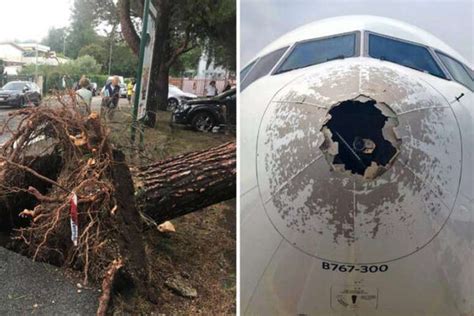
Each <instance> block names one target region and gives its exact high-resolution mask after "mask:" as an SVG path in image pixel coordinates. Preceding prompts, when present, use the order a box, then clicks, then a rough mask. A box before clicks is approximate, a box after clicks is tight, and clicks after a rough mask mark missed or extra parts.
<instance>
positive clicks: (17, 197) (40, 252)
mask: <svg viewBox="0 0 474 316" xmlns="http://www.w3.org/2000/svg"><path fill="white" fill-rule="evenodd" d="M65 100H67V99H65V98H63V97H58V104H59V106H55V107H36V108H25V109H21V110H18V111H16V112H14V113H13V114H12V115H11V118H10V119H15V120H19V125H18V128H17V129H15V130H13V131H10V132H11V133H12V138H11V139H10V140H9V141H8V142H7V143H5V144H4V145H3V147H2V148H1V149H0V222H1V219H2V217H3V218H5V217H8V216H11V217H15V215H20V216H21V217H23V218H26V219H23V221H24V222H23V225H22V227H19V228H18V229H16V230H15V233H14V239H15V242H14V246H15V248H16V249H17V250H19V251H20V252H22V253H24V254H26V255H28V256H30V257H31V258H33V259H34V260H39V261H46V262H50V263H53V264H55V265H58V266H64V267H69V268H73V269H75V270H78V271H81V272H82V275H83V283H84V284H88V283H90V282H93V283H95V284H98V283H102V288H103V294H102V297H101V299H100V301H99V305H100V307H99V310H98V313H101V314H102V313H104V311H105V310H106V307H107V304H108V301H109V299H110V291H111V288H112V283H113V282H114V276H115V275H117V273H119V274H120V275H121V276H122V277H123V278H125V279H127V280H128V281H129V282H131V283H132V284H135V285H136V284H137V283H140V286H139V287H137V288H138V290H139V291H143V292H142V293H141V294H142V295H145V296H147V294H148V293H149V292H148V286H149V284H148V280H147V275H148V273H147V271H146V267H147V264H146V262H144V258H145V246H144V242H143V239H142V235H141V228H142V218H143V217H142V216H141V215H140V211H139V210H138V209H137V206H136V205H135V199H134V195H135V189H134V184H133V181H132V177H131V175H130V171H129V168H128V166H127V165H126V164H125V162H124V156H123V154H121V153H120V152H118V151H115V150H113V148H112V145H111V144H110V143H109V141H108V137H107V136H108V132H109V131H108V129H107V127H106V125H105V124H104V123H103V122H101V119H100V117H99V115H97V114H96V113H94V112H93V113H91V114H89V115H84V114H82V113H81V111H80V110H79V109H78V108H77V107H76V106H75V105H74V104H73V102H72V101H69V102H68V101H65ZM6 126H8V124H7V125H6ZM3 132H5V131H3ZM38 143H41V146H38ZM224 147H225V148H227V152H226V153H227V156H225V154H226V153H224V156H225V157H224V158H225V159H226V161H225V163H223V164H222V166H223V167H222V168H224V170H226V172H227V173H228V171H229V170H233V175H234V180H233V181H232V180H230V181H228V183H225V185H224V187H226V188H227V189H226V190H227V191H226V192H227V193H226V195H225V196H223V199H224V198H230V197H232V196H231V195H232V194H230V195H229V192H232V190H234V194H235V152H234V154H233V156H232V154H230V157H229V155H228V154H229V152H232V151H233V150H235V144H230V145H229V144H226V145H224ZM222 148H223V147H222V146H221V148H220V149H219V150H221V151H222ZM178 158H179V157H178ZM217 160H218V159H217V158H216V157H213V159H210V162H209V163H211V164H212V163H214V164H215V162H216V161H217ZM167 164H170V161H167ZM164 165H166V163H165V164H164ZM171 165H172V167H174V168H175V167H176V165H175V164H171ZM156 166H158V165H156ZM188 167H189V166H188ZM205 167H206V166H202V165H200V168H201V170H202V168H204V169H205ZM146 169H147V168H144V169H141V170H142V171H141V174H140V176H141V177H144V178H146V174H143V170H146ZM151 169H153V171H154V172H155V173H156V172H157V169H156V168H151ZM169 170H170V169H165V170H164V171H165V172H166V171H168V172H169ZM216 170H217V172H219V168H216V167H214V168H210V171H211V172H213V173H210V174H209V175H208V176H209V177H211V178H212V174H215V172H216ZM175 173H176V176H175V177H173V172H172V173H171V174H170V175H171V180H172V182H170V183H172V185H175V183H176V177H178V178H179V177H181V178H183V177H185V176H187V177H189V176H190V173H191V174H192V170H191V171H186V172H185V173H182V172H180V170H175ZM201 173H202V172H201ZM231 174H232V172H231ZM205 176H206V175H203V174H200V177H199V179H203V178H205ZM230 176H232V175H230ZM228 177H229V175H228ZM229 179H230V177H229ZM211 180H212V179H211ZM146 181H148V182H150V179H149V178H146ZM146 181H145V182H146ZM160 181H161V182H160V183H161V184H162V185H163V184H165V183H166V181H167V180H166V177H163V178H160ZM188 182H189V179H187V180H186V183H188ZM191 182H192V181H191ZM224 182H225V181H224ZM150 183H151V185H154V188H155V187H156V185H157V183H156V182H152V181H151V182H150ZM206 183H207V184H208V185H210V187H211V188H210V194H214V193H213V190H212V186H213V185H219V186H221V187H223V184H222V179H221V181H220V182H219V181H207V182H206ZM180 185H181V186H183V188H185V189H186V185H184V184H183V183H181V184H180ZM142 190H143V191H144V192H145V191H147V190H148V191H151V192H153V194H154V199H155V200H156V201H157V202H156V203H158V204H159V201H163V200H165V201H168V202H169V200H170V198H171V199H172V198H177V197H176V196H174V197H166V192H167V191H166V190H164V191H160V192H161V193H160V194H162V195H163V197H162V198H161V199H157V191H156V190H153V189H147V188H146V187H145V188H142ZM187 190H189V188H188V189H187ZM178 192H181V191H179V189H178ZM183 192H184V193H185V192H186V190H184V191H183ZM183 192H181V195H183ZM173 193H174V194H175V195H176V194H177V193H176V192H175V191H173ZM74 194H75V195H77V202H78V226H79V228H80V229H79V233H78V238H77V245H76V246H75V245H74V244H73V242H72V240H71V215H70V213H71V199H72V197H73V195H74ZM142 198H143V196H142ZM145 200H146V199H145ZM151 201H153V200H151ZM190 202H191V203H192V201H190ZM216 202H217V201H216V199H215V198H214V199H213V200H212V201H210V202H208V203H204V204H202V205H199V208H201V207H203V206H207V205H210V204H211V203H216ZM148 204H149V202H148ZM168 204H169V203H168ZM168 204H166V205H168ZM171 204H172V205H175V204H174V203H171ZM183 207H186V205H184V206H183ZM6 210H8V212H10V213H9V214H6V212H7V211H6ZM145 211H146V210H145ZM190 211H193V210H192V208H189V207H188V208H187V209H186V213H188V212H190ZM12 212H13V213H16V214H12ZM154 212H155V214H156V209H155V210H154ZM12 215H13V216H12ZM180 215H182V214H177V215H175V216H173V215H166V216H153V214H152V216H151V217H152V218H156V217H158V218H160V220H161V219H165V220H166V219H170V218H173V217H177V216H180ZM25 221H26V222H25Z"/></svg>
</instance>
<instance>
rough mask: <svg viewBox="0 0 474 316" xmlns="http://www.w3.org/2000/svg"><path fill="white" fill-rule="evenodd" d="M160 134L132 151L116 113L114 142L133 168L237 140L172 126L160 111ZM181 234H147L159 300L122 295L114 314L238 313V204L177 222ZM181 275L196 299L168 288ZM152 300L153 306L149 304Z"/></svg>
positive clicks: (153, 132) (150, 132)
mask: <svg viewBox="0 0 474 316" xmlns="http://www.w3.org/2000/svg"><path fill="white" fill-rule="evenodd" d="M157 116H158V123H157V127H156V128H155V129H146V131H145V144H146V146H145V150H144V152H142V153H138V152H137V151H136V150H135V149H134V148H132V147H131V146H130V143H129V141H128V139H129V138H130V136H129V135H130V131H129V128H128V127H124V126H129V124H123V121H126V122H129V120H130V118H129V116H128V113H127V112H121V113H117V115H116V116H115V118H116V120H117V121H118V122H121V123H116V124H114V123H112V124H111V129H112V139H113V142H114V144H116V145H117V146H118V147H119V149H121V150H122V151H124V152H125V154H126V157H127V162H128V163H129V164H131V165H140V164H146V163H148V162H150V161H155V160H157V159H164V158H168V157H170V156H175V155H178V154H182V153H186V152H189V151H195V150H202V149H206V148H209V147H212V146H216V145H219V144H221V143H224V142H228V141H230V140H233V139H234V138H235V137H234V135H223V134H213V133H198V132H195V131H193V130H191V129H189V128H187V127H182V126H175V127H171V126H170V123H169V122H170V113H168V112H159V113H158V115H157ZM173 224H174V225H175V227H176V233H172V234H162V233H159V232H157V231H156V229H153V228H152V229H149V230H148V231H147V232H146V233H145V236H144V237H145V240H146V243H147V249H146V252H147V255H146V257H147V260H148V262H149V263H150V264H151V266H152V267H153V269H151V270H150V271H149V273H150V280H151V283H152V286H154V288H155V291H154V293H150V295H156V297H151V298H146V297H143V296H142V295H139V294H138V293H136V292H133V293H132V292H127V291H123V292H121V293H117V295H116V296H115V298H114V300H113V307H112V310H113V312H114V313H124V312H125V313H133V314H136V313H142V314H151V313H154V314H166V315H195V314H203V315H229V314H235V308H236V305H235V304H236V303H235V301H236V241H235V238H236V237H235V232H236V201H235V199H233V200H230V201H226V202H223V203H220V204H216V205H213V206H211V207H208V208H207V209H205V210H202V211H199V212H195V213H192V214H189V215H186V216H183V217H180V218H179V219H177V220H174V221H173ZM173 275H181V276H182V277H183V278H184V279H185V280H186V281H187V282H188V284H189V285H190V286H191V287H193V288H195V289H196V290H197V292H198V296H197V298H195V299H190V298H184V297H181V296H179V295H177V294H176V293H174V292H173V291H172V290H170V289H169V288H167V287H166V286H165V281H166V279H167V278H169V277H171V276H173ZM150 299H151V301H150ZM152 301H153V302H152Z"/></svg>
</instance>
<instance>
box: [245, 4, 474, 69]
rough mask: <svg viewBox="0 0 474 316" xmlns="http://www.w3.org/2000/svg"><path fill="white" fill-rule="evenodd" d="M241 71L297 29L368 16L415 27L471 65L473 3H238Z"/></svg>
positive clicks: (473, 60)
mask: <svg viewBox="0 0 474 316" xmlns="http://www.w3.org/2000/svg"><path fill="white" fill-rule="evenodd" d="M240 8H241V9H240V62H241V63H240V65H241V68H242V67H243V66H245V64H246V63H247V62H249V61H250V60H251V59H252V58H253V57H254V56H255V55H256V54H257V53H258V52H259V51H260V50H261V49H262V48H264V47H265V46H266V45H267V44H270V43H271V42H272V41H273V40H275V39H277V38H278V37H280V36H281V35H283V34H285V33H287V32H289V31H291V30H293V29H295V28H296V27H298V26H301V25H304V24H307V23H309V22H313V21H317V20H321V19H324V18H329V17H334V16H340V15H351V14H368V15H378V16H384V17H388V18H394V19H398V20H401V21H404V22H407V23H410V24H413V25H416V26H418V27H420V28H422V29H424V30H426V31H428V32H430V33H432V34H434V35H435V36H437V37H438V38H440V39H441V40H442V41H444V42H445V43H447V44H448V45H450V46H451V47H452V48H454V49H455V50H456V51H458V52H459V53H460V54H461V55H462V56H464V57H465V58H466V59H467V60H468V61H470V62H471V64H474V22H473V20H474V0H442V1H440V0H411V1H408V0H385V1H384V0H332V1H331V0H241V1H240Z"/></svg>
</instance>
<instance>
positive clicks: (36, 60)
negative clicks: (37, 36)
mask: <svg viewBox="0 0 474 316" xmlns="http://www.w3.org/2000/svg"><path fill="white" fill-rule="evenodd" d="M34 50H35V52H36V54H35V82H37V81H38V44H36V47H35V48H34Z"/></svg>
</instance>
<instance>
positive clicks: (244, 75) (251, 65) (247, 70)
mask: <svg viewBox="0 0 474 316" xmlns="http://www.w3.org/2000/svg"><path fill="white" fill-rule="evenodd" d="M253 65H255V60H254V61H253V62H251V63H250V64H248V65H247V67H245V68H244V69H242V70H241V71H240V81H241V82H242V81H243V80H244V79H245V77H246V76H247V74H248V73H249V71H250V69H252V67H253Z"/></svg>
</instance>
